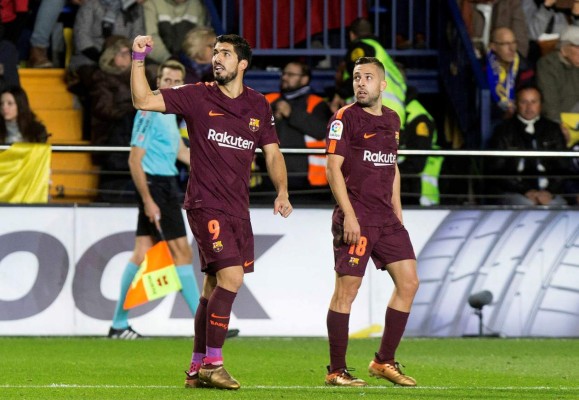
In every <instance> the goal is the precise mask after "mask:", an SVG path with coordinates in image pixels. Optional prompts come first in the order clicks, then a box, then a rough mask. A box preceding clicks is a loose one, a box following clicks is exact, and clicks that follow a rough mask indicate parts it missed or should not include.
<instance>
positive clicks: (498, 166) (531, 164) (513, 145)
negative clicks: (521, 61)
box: [490, 87, 568, 205]
mask: <svg viewBox="0 0 579 400" xmlns="http://www.w3.org/2000/svg"><path fill="white" fill-rule="evenodd" d="M541 101H542V98H541V93H540V92H539V90H538V89H537V88H536V87H524V88H521V89H519V90H518V91H517V94H516V115H515V116H513V117H512V118H510V119H508V120H506V121H504V122H502V123H501V124H500V125H499V126H497V128H496V129H495V131H494V134H493V137H492V138H491V146H490V147H491V148H493V149H498V150H535V151H541V150H543V151H565V150H566V147H565V138H564V136H563V133H562V132H561V129H560V127H559V125H558V124H556V123H555V122H553V121H550V120H548V119H546V118H543V117H541ZM491 163H492V168H491V172H492V173H494V174H499V175H506V176H505V177H504V178H502V179H500V180H497V181H496V183H497V188H498V189H499V191H500V192H502V195H503V197H504V201H503V203H504V204H512V205H562V204H566V202H565V200H564V199H563V198H562V197H561V196H560V195H559V194H558V193H562V190H561V179H560V178H559V177H560V176H561V175H562V174H565V173H566V172H567V171H566V170H568V168H567V163H568V162H567V161H566V160H565V159H562V158H553V157H545V158H528V157H527V158H522V157H496V158H493V159H492V162H491Z"/></svg>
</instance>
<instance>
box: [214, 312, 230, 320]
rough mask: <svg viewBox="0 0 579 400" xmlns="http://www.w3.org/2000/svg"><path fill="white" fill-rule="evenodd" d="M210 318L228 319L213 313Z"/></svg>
mask: <svg viewBox="0 0 579 400" xmlns="http://www.w3.org/2000/svg"><path fill="white" fill-rule="evenodd" d="M211 318H216V319H229V317H222V316H220V315H215V313H211Z"/></svg>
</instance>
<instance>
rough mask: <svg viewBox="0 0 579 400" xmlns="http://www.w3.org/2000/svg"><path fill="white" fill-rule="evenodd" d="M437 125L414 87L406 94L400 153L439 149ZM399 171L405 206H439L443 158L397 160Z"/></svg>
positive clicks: (425, 157)
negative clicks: (420, 100)
mask: <svg viewBox="0 0 579 400" xmlns="http://www.w3.org/2000/svg"><path fill="white" fill-rule="evenodd" d="M437 141H438V132H437V129H436V122H435V121H434V118H433V117H432V115H430V113H429V112H428V111H427V110H426V108H424V106H423V105H422V104H421V103H420V102H419V101H418V92H417V91H416V89H415V88H414V87H412V86H409V87H408V90H407V92H406V126H405V127H404V131H403V132H402V133H401V134H400V144H399V149H405V150H432V149H439V146H438V143H437ZM396 161H397V164H398V169H399V170H400V173H401V174H402V175H411V174H412V175H414V176H403V178H404V179H401V183H400V188H401V196H402V204H416V205H418V204H420V205H421V206H432V205H438V204H440V190H439V187H438V178H439V176H440V170H441V167H442V163H443V161H444V157H441V156H410V157H406V156H401V155H398V158H397V160H396Z"/></svg>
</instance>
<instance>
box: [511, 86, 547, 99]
mask: <svg viewBox="0 0 579 400" xmlns="http://www.w3.org/2000/svg"><path fill="white" fill-rule="evenodd" d="M525 90H536V91H537V93H539V100H541V103H542V102H543V93H542V92H541V89H539V87H538V86H536V85H533V84H529V85H523V86H521V87H519V88H517V91H516V92H515V99H516V100H517V101H518V100H519V96H520V95H521V93H522V92H524V91H525Z"/></svg>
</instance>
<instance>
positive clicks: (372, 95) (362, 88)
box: [354, 64, 382, 107]
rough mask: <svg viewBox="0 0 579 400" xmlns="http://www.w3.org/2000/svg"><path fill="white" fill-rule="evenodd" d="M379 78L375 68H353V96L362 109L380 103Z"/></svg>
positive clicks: (369, 66) (358, 66) (365, 66)
mask: <svg viewBox="0 0 579 400" xmlns="http://www.w3.org/2000/svg"><path fill="white" fill-rule="evenodd" d="M380 82H381V77H380V75H379V73H378V70H377V68H374V67H373V66H371V65H368V64H363V65H357V66H356V67H355V68H354V96H355V97H356V101H357V102H358V104H359V105H361V106H362V107H372V106H374V105H376V104H378V103H380V102H381V97H382V90H381V87H380Z"/></svg>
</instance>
